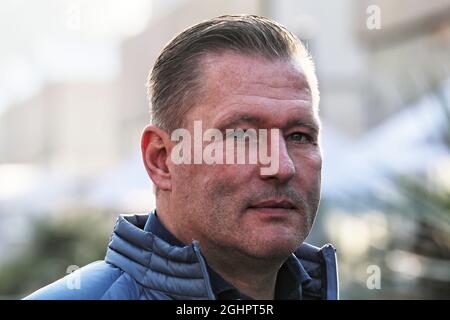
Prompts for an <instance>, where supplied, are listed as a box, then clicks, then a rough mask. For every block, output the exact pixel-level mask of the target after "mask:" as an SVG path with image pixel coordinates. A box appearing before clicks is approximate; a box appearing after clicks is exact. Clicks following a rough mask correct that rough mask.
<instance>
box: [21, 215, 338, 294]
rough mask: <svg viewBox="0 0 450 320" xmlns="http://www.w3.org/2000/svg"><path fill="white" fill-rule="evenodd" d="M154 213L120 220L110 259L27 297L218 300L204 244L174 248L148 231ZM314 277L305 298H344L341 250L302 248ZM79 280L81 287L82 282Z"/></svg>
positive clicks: (301, 256) (303, 260) (303, 289)
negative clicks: (339, 262) (339, 260)
mask: <svg viewBox="0 0 450 320" xmlns="http://www.w3.org/2000/svg"><path fill="white" fill-rule="evenodd" d="M148 217H149V216H148V215H121V216H119V218H118V219H117V222H116V225H115V227H114V232H113V234H112V236H111V241H110V243H109V245H108V250H107V253H106V257H105V260H103V261H97V262H93V263H91V264H89V265H87V266H85V267H83V268H81V269H79V270H78V271H76V272H75V273H72V274H70V275H68V276H66V277H64V278H62V279H60V280H58V281H56V282H54V283H52V284H50V285H48V286H46V287H44V288H42V289H40V290H38V291H36V292H34V293H33V294H31V295H29V296H27V297H26V298H25V299H37V300H42V299H51V300H53V299H70V300H75V299H77V300H78V299H84V300H91V299H95V300H97V299H127V300H128V299H135V300H139V299H140V300H147V299H149V300H162V299H164V300H167V299H205V300H206V299H216V297H215V295H214V293H213V290H212V287H211V283H210V279H209V275H208V269H207V267H206V262H205V259H204V258H203V256H202V254H201V251H200V247H199V244H198V242H196V241H193V242H192V243H191V244H190V245H188V246H185V247H177V246H172V245H170V244H168V243H167V242H165V241H163V240H162V239H160V238H158V237H157V236H155V235H154V234H152V233H151V232H147V231H145V230H144V226H145V223H146V221H147V219H148ZM294 258H295V259H298V261H299V262H300V264H301V266H302V267H303V268H304V270H305V271H306V272H307V274H308V275H309V277H310V279H309V280H308V281H306V282H302V284H301V286H302V287H301V288H300V289H301V292H302V297H303V299H338V279H337V266H336V255H335V249H334V248H333V247H332V246H331V245H325V246H324V247H322V248H320V249H319V248H317V247H314V246H311V245H309V244H306V243H304V244H302V245H301V246H300V247H299V248H298V249H297V250H296V251H295V253H294ZM74 277H77V278H76V279H78V280H79V282H78V284H79V285H74V284H75V283H77V282H76V281H77V280H76V279H75V278H74Z"/></svg>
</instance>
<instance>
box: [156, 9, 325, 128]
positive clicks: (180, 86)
mask: <svg viewBox="0 0 450 320" xmlns="http://www.w3.org/2000/svg"><path fill="white" fill-rule="evenodd" d="M225 51H234V52H237V53H242V54H250V55H253V54H256V55H259V56H262V57H264V58H267V59H270V60H273V59H291V58H299V62H300V64H301V66H302V69H303V72H304V73H305V76H306V78H307V80H308V84H309V87H310V90H311V94H312V98H313V104H314V106H315V108H316V109H317V108H318V103H319V90H318V86H317V77H316V74H315V71H314V63H313V61H312V59H311V57H310V55H309V53H308V51H307V50H306V48H305V47H304V45H303V44H302V43H301V41H300V40H299V39H298V38H297V37H296V36H295V35H294V34H292V33H291V32H289V31H288V30H287V29H286V28H285V27H283V26H282V25H280V24H278V23H277V22H274V21H271V20H269V19H266V18H263V17H260V16H255V15H226V16H220V17H217V18H213V19H210V20H207V21H204V22H201V23H198V24H196V25H194V26H192V27H190V28H188V29H186V30H184V31H183V32H181V33H180V34H178V35H177V36H176V37H175V38H173V39H172V40H171V41H170V42H169V43H168V44H167V45H166V46H165V47H164V49H163V50H162V52H161V54H160V55H159V57H158V58H157V59H156V62H155V65H154V67H153V69H152V71H151V72H150V74H149V76H148V81H147V93H148V96H149V99H150V100H151V109H150V111H151V118H152V123H153V124H154V125H155V126H158V127H160V128H162V129H164V130H166V131H168V132H171V131H173V130H174V129H176V128H180V127H182V126H183V123H184V122H183V120H184V116H185V114H186V113H187V112H188V111H189V109H190V108H191V107H192V106H193V105H194V104H195V103H196V100H197V99H196V98H198V96H199V89H200V84H201V81H200V78H201V77H200V75H201V70H200V68H199V65H200V61H201V58H202V57H204V56H205V55H206V54H208V53H221V52H225Z"/></svg>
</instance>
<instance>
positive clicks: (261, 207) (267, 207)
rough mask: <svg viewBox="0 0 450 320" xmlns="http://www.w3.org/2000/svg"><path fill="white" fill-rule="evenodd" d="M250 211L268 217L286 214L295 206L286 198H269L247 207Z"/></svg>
mask: <svg viewBox="0 0 450 320" xmlns="http://www.w3.org/2000/svg"><path fill="white" fill-rule="evenodd" d="M248 209H249V210H250V212H254V213H257V214H262V215H264V216H270V217H283V216H286V215H287V214H288V213H289V212H290V211H291V210H295V209H296V206H295V205H294V204H293V203H292V202H291V201H289V200H287V199H269V200H264V201H259V202H256V203H254V204H252V205H250V206H249V207H248Z"/></svg>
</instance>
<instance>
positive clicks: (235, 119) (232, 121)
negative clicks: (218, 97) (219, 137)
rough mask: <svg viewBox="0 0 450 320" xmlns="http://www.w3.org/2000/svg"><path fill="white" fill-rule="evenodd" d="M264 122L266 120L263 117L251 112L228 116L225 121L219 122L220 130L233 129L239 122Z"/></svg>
mask: <svg viewBox="0 0 450 320" xmlns="http://www.w3.org/2000/svg"><path fill="white" fill-rule="evenodd" d="M263 122H264V121H263V120H262V119H261V118H259V117H255V116H252V115H249V114H236V115H234V116H231V117H229V118H226V119H225V120H223V121H220V122H219V124H218V129H219V130H223V129H232V128H233V127H235V126H236V125H237V124H240V123H254V124H261V123H263Z"/></svg>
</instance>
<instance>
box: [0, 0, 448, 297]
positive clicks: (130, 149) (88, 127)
mask: <svg viewBox="0 0 450 320" xmlns="http://www.w3.org/2000/svg"><path fill="white" fill-rule="evenodd" d="M229 13H252V14H259V15H264V16H266V17H269V18H273V19H275V20H277V21H279V22H280V23H282V24H284V25H285V26H287V27H288V28H289V29H290V30H291V31H293V32H294V33H296V34H297V36H298V37H299V38H300V39H302V40H303V41H304V42H305V44H306V45H307V47H308V48H309V50H310V51H311V53H312V56H313V58H314V59H315V61H316V65H317V73H318V77H319V85H320V90H321V106H320V108H321V117H322V120H323V133H322V144H323V150H324V169H323V196H322V203H321V208H320V214H319V216H318V219H317V221H316V224H315V227H314V230H313V232H312V234H311V235H310V237H309V239H308V241H309V242H310V243H312V244H315V245H318V246H321V245H323V244H325V243H327V242H331V243H333V244H334V245H335V246H336V247H337V253H338V259H339V273H340V289H341V298H342V299H433V298H447V299H449V298H450V152H449V151H450V106H449V104H450V58H449V57H450V0H434V1H419V0H408V1H406V0H395V1H388V0H379V1H375V0H371V1H368V0H362V1H361V0H358V1H357V0H341V1H317V0H316V1H308V0H282V1H280V0H276V1H275V0H247V1H238V0H214V1H206V0H204V1H202V0H169V1H168V0H164V1H163V0H152V1H150V0H132V1H119V0H108V1H107V0H90V1H87V0H65V1H61V0H42V1H24V0H3V1H2V2H1V4H0V35H1V39H2V41H1V42H0V299H16V298H22V297H23V296H25V295H26V294H28V293H30V292H32V291H34V290H36V289H38V288H40V287H42V286H43V285H46V284H48V283H50V282H52V281H54V280H56V279H59V278H60V277H62V276H64V275H66V274H67V272H69V271H68V268H69V269H70V266H73V265H77V266H83V265H85V264H87V263H89V262H91V261H94V260H99V259H103V257H104V255H105V250H106V246H107V243H108V240H109V235H110V232H111V230H112V228H113V225H114V222H115V219H116V217H117V215H118V214H120V213H136V212H137V213H145V212H149V211H150V210H151V209H152V208H153V205H154V199H153V195H152V187H151V182H150V180H149V178H148V177H147V174H146V172H145V169H144V167H143V165H142V163H141V160H140V154H139V149H140V133H141V131H142V129H143V127H144V126H145V125H146V124H147V123H148V120H149V113H148V102H147V99H146V96H145V86H144V85H145V81H146V76H147V73H148V71H149V70H150V68H151V66H152V64H153V62H154V60H155V58H156V57H157V55H158V53H159V51H160V50H161V49H162V47H163V46H164V44H166V43H167V42H168V41H169V40H170V39H171V38H172V37H173V36H174V35H175V34H177V33H178V32H180V31H181V30H183V29H184V28H186V27H188V26H190V25H192V24H194V23H197V22H200V21H202V20H205V19H208V18H211V17H214V16H218V15H223V14H229Z"/></svg>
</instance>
